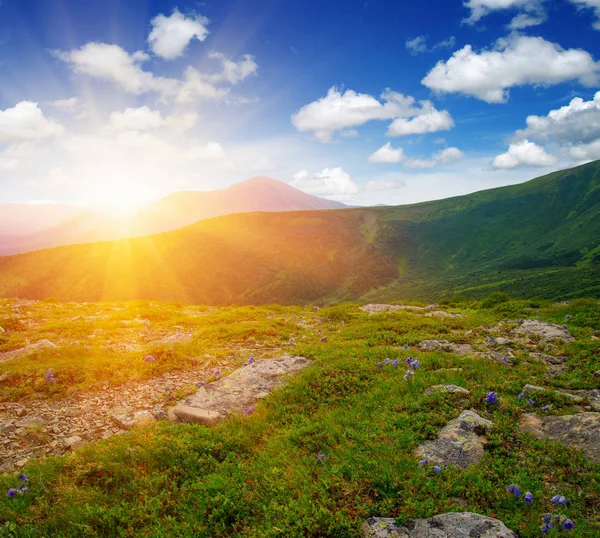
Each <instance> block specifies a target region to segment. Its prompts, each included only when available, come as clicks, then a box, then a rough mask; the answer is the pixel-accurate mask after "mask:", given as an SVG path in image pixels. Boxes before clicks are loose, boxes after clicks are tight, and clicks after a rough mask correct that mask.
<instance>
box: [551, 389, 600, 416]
mask: <svg viewBox="0 0 600 538" xmlns="http://www.w3.org/2000/svg"><path fill="white" fill-rule="evenodd" d="M556 390H557V392H560V393H561V394H563V395H565V396H567V397H569V398H572V399H573V400H575V401H576V402H583V401H584V400H589V402H590V406H591V407H592V408H593V409H595V410H596V411H600V389H583V390H571V389H556Z"/></svg>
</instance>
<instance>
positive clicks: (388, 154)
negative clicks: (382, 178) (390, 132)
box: [368, 142, 404, 163]
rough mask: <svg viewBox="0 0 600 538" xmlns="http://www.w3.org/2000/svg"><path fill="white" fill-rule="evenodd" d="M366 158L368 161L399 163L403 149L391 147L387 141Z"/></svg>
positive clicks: (401, 159)
mask: <svg viewBox="0 0 600 538" xmlns="http://www.w3.org/2000/svg"><path fill="white" fill-rule="evenodd" d="M368 160H369V162H370V163H401V162H402V161H403V160H404V151H403V150H402V148H393V147H392V145H391V144H390V142H388V143H387V144H385V145H383V146H381V147H380V148H379V149H378V150H377V151H376V152H374V153H372V154H371V155H369V159H368Z"/></svg>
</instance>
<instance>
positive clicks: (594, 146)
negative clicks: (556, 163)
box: [569, 140, 600, 162]
mask: <svg viewBox="0 0 600 538" xmlns="http://www.w3.org/2000/svg"><path fill="white" fill-rule="evenodd" d="M569 155H570V156H571V158H572V159H575V160H576V161H580V162H588V161H595V160H596V159H600V140H595V141H594V142H590V143H589V144H578V145H576V146H573V147H571V148H569Z"/></svg>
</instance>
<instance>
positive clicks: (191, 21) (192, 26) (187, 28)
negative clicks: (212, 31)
mask: <svg viewBox="0 0 600 538" xmlns="http://www.w3.org/2000/svg"><path fill="white" fill-rule="evenodd" d="M150 24H151V25H152V30H151V31H150V34H149V35H148V45H149V47H150V50H152V52H153V53H154V54H156V55H157V56H160V57H161V58H164V59H165V60H173V59H175V58H177V57H179V56H181V55H182V54H183V53H184V51H185V49H186V47H187V46H188V44H189V43H190V41H191V40H192V39H197V40H198V41H204V40H205V39H206V36H207V35H208V29H207V25H208V19H207V18H206V17H202V16H201V15H193V16H190V17H185V16H184V15H182V14H181V13H180V12H179V11H178V10H177V9H175V10H173V14H172V15H171V16H169V17H165V15H157V16H156V17H154V19H152V21H150Z"/></svg>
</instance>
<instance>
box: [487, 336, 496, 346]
mask: <svg viewBox="0 0 600 538" xmlns="http://www.w3.org/2000/svg"><path fill="white" fill-rule="evenodd" d="M487 343H488V344H493V343H494V339H493V338H492V337H491V336H490V337H489V338H488V339H487Z"/></svg>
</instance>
